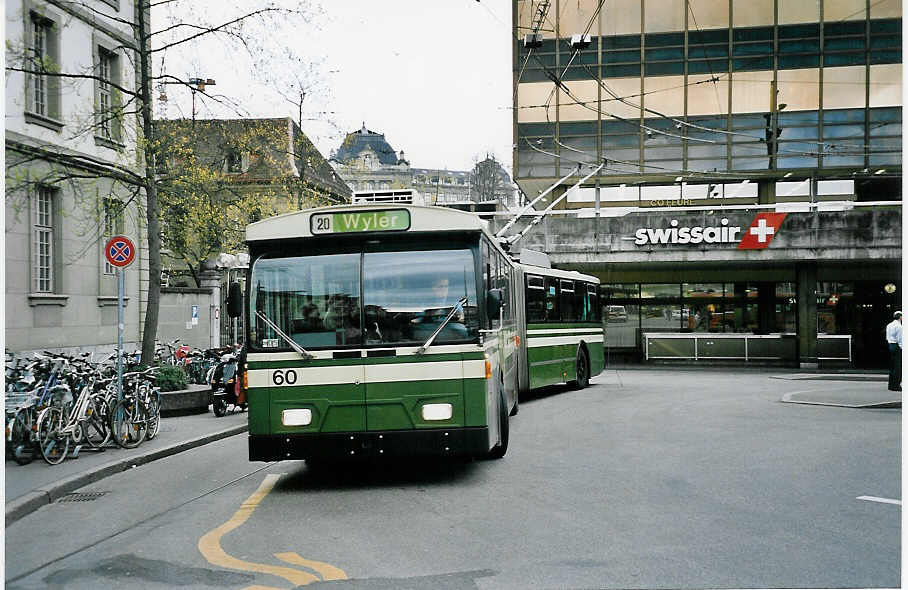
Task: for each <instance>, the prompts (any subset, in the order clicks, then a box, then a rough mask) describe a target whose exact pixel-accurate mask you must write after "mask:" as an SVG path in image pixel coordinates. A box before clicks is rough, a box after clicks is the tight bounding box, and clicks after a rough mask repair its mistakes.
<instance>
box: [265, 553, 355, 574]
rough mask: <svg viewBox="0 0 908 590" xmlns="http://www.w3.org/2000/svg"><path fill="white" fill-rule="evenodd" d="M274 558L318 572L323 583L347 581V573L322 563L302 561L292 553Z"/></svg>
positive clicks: (308, 560)
mask: <svg viewBox="0 0 908 590" xmlns="http://www.w3.org/2000/svg"><path fill="white" fill-rule="evenodd" d="M274 556H275V557H277V558H278V559H280V560H281V561H286V562H287V563H292V564H293V565H301V566H303V567H307V568H309V569H311V570H313V571H315V572H318V574H319V575H320V576H321V577H322V580H325V581H328V580H346V579H347V573H346V572H345V571H344V570H342V569H340V568H336V567H334V566H333V565H331V564H328V563H324V562H322V561H314V560H311V559H304V558H303V557H301V556H300V554H299V553H296V552H293V551H291V552H289V553H275V554H274Z"/></svg>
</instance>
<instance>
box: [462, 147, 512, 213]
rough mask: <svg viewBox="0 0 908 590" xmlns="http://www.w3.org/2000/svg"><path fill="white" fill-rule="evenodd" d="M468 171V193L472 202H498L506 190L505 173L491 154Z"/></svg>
mask: <svg viewBox="0 0 908 590" xmlns="http://www.w3.org/2000/svg"><path fill="white" fill-rule="evenodd" d="M476 160H477V162H476V163H475V164H474V166H473V169H472V170H471V171H470V191H471V192H472V196H473V202H474V203H482V202H489V201H499V200H501V198H502V196H503V195H505V194H506V192H507V189H508V180H507V173H505V172H504V169H503V168H502V166H501V164H500V163H499V162H498V160H496V159H495V156H494V155H493V154H486V157H485V159H484V160H482V161H478V158H476Z"/></svg>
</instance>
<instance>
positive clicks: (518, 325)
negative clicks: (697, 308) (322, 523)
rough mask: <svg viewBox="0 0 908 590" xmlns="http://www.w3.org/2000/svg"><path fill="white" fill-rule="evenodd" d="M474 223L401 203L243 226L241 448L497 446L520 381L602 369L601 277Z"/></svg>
mask: <svg viewBox="0 0 908 590" xmlns="http://www.w3.org/2000/svg"><path fill="white" fill-rule="evenodd" d="M485 226H486V222H484V221H482V220H481V219H480V218H479V217H477V216H476V215H475V214H472V213H467V212H463V211H458V210H454V209H447V208H442V207H426V206H415V205H399V204H376V205H363V204H359V205H342V206H335V207H325V208H319V209H311V210H306V211H298V212H294V213H289V214H286V215H281V216H278V217H273V218H270V219H266V220H264V221H260V222H257V223H253V224H251V225H249V226H248V227H247V230H246V241H247V244H248V247H249V254H250V268H249V274H248V278H247V281H246V293H245V297H243V301H244V302H245V305H244V309H243V313H245V315H246V322H245V325H246V330H247V333H246V345H247V346H246V356H245V363H244V369H245V370H244V379H243V381H244V387H245V388H246V394H247V401H248V407H249V459H250V460H253V461H276V460H281V459H307V460H319V459H326V460H330V459H340V458H358V457H364V456H365V457H374V456H393V455H436V456H448V455H450V456H455V455H466V456H485V457H491V458H498V457H501V456H503V455H504V454H505V452H506V451H507V448H508V420H509V416H510V415H513V414H515V413H516V412H517V409H518V398H519V395H520V393H521V392H526V391H528V390H529V389H530V388H534V387H540V386H544V385H549V384H553V383H559V382H565V381H567V382H572V383H573V384H575V385H576V386H579V387H584V386H585V385H586V384H587V383H588V380H589V377H590V376H591V375H596V374H598V373H599V372H600V371H601V370H602V365H603V354H602V343H603V337H602V325H601V321H600V316H599V300H598V292H597V291H598V280H597V279H596V278H594V277H590V276H585V275H581V274H579V273H576V272H567V271H561V270H555V269H551V268H545V267H544V266H533V265H528V264H521V263H518V262H515V261H513V260H511V258H510V257H509V256H508V255H507V254H506V253H505V252H504V251H503V250H502V249H501V247H500V246H499V244H498V241H497V240H496V239H495V238H494V237H493V236H492V235H491V234H490V233H489V232H488V230H487V229H486V227H485ZM236 290H237V289H236V287H235V286H232V288H231V291H232V293H231V299H232V300H233V301H234V302H235V301H237V300H238V299H239V297H238V294H237V293H236ZM231 307H232V308H233V311H232V313H234V314H235V313H237V311H236V305H235V303H234V304H233V305H232V306H231Z"/></svg>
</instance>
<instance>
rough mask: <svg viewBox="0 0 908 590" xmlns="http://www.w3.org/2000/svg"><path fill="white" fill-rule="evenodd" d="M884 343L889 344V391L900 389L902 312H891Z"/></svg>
mask: <svg viewBox="0 0 908 590" xmlns="http://www.w3.org/2000/svg"><path fill="white" fill-rule="evenodd" d="M886 343H887V344H888V345H889V391H901V390H902V312H900V311H897V312H895V314H893V320H892V321H891V322H889V324H888V325H887V326H886Z"/></svg>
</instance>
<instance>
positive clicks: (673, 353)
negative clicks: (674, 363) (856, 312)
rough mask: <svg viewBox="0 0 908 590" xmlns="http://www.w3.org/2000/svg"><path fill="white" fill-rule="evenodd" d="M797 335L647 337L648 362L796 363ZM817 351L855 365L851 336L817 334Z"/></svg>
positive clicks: (664, 335) (709, 334)
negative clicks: (852, 362) (777, 361)
mask: <svg viewBox="0 0 908 590" xmlns="http://www.w3.org/2000/svg"><path fill="white" fill-rule="evenodd" d="M796 338H797V336H796V335H795V334H789V333H785V334H713V333H696V332H691V333H687V332H685V333H656V332H649V333H646V334H644V345H643V350H644V356H645V359H646V360H648V361H649V360H693V361H702V360H738V361H744V362H750V361H766V360H770V361H772V360H779V361H784V360H795V359H796V357H797V340H796ZM817 348H818V352H819V353H820V355H821V356H819V360H824V361H848V362H851V360H852V357H851V353H852V347H851V336H849V335H841V336H840V335H828V334H818V335H817Z"/></svg>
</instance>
